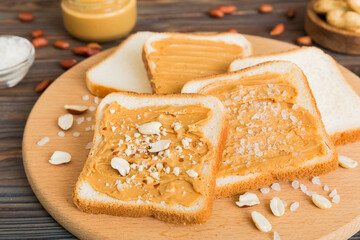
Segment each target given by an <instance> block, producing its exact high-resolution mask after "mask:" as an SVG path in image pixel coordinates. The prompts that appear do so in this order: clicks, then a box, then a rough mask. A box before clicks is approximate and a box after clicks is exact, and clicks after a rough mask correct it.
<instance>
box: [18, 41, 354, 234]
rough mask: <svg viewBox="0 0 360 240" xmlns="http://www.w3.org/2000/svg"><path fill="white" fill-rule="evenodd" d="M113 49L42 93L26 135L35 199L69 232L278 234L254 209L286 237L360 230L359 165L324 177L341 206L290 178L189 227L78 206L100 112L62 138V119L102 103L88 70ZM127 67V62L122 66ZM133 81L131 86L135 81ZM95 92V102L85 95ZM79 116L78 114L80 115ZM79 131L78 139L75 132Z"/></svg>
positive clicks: (349, 152)
mask: <svg viewBox="0 0 360 240" xmlns="http://www.w3.org/2000/svg"><path fill="white" fill-rule="evenodd" d="M247 37H248V39H249V40H250V41H251V42H252V44H253V47H254V50H255V54H260V53H270V52H277V51H284V50H289V49H292V48H295V47H296V46H294V45H292V44H288V43H284V42H280V41H276V40H271V39H265V38H260V37H254V36H247ZM110 52H111V49H110V50H107V51H104V52H102V53H99V54H97V55H95V56H93V57H91V58H89V59H87V60H85V61H83V62H81V63H80V64H78V65H77V66H75V67H73V68H72V69H70V70H69V71H67V72H66V73H64V74H63V75H61V76H60V77H59V78H58V79H57V80H56V81H55V82H54V83H53V84H52V85H51V86H50V87H49V88H48V89H47V90H46V91H45V92H44V93H43V94H42V96H41V97H40V98H39V100H38V101H37V103H36V104H35V106H34V108H33V110H32V112H31V114H30V116H29V119H28V121H27V124H26V128H25V132H24V138H23V159H24V167H25V170H26V174H27V177H28V179H29V182H30V184H31V187H32V189H33V190H34V192H35V194H36V196H37V197H38V199H39V200H40V202H41V203H42V205H43V206H44V207H45V209H46V210H47V211H48V212H49V213H50V214H51V215H52V216H53V217H54V218H55V219H56V220H57V221H58V222H59V223H60V224H61V225H62V226H64V227H65V228H66V229H68V230H69V231H70V232H72V233H73V234H74V235H75V236H77V237H79V238H81V239H143V238H152V239H167V238H177V239H203V238H204V237H205V236H206V238H207V239H215V238H225V239H272V237H273V233H262V232H260V231H259V230H257V229H256V228H255V226H254V224H253V222H252V220H251V217H250V213H251V211H253V210H256V211H259V212H261V213H262V214H264V215H265V216H266V217H267V218H268V219H269V221H270V222H271V223H272V226H273V231H277V232H278V233H279V234H280V236H281V239H303V240H305V239H337V240H338V239H347V238H348V237H350V236H352V235H353V234H354V233H356V232H357V231H358V230H360V204H359V199H360V193H359V190H360V181H359V180H358V179H360V167H357V168H355V169H352V170H346V169H343V168H339V169H338V170H337V171H335V172H333V173H330V174H328V175H326V176H321V177H320V179H321V183H322V185H324V184H326V185H328V186H329V187H330V189H331V190H333V189H334V188H336V189H337V192H338V193H339V195H340V196H341V202H340V204H333V205H334V206H333V207H332V208H331V209H328V210H321V209H319V208H317V207H315V206H314V205H313V204H312V202H311V199H310V197H308V196H306V195H305V194H304V193H302V192H301V191H300V190H299V189H298V190H294V189H292V187H291V185H290V183H289V182H281V183H280V185H281V189H282V190H281V191H280V192H276V191H273V190H272V191H271V192H270V193H268V194H266V195H264V194H261V193H260V192H259V191H257V190H256V191H253V192H255V193H256V194H257V195H258V196H259V198H260V201H261V204H260V205H257V206H254V207H250V208H242V209H240V208H238V207H237V206H236V205H235V201H236V200H237V198H238V196H234V197H231V198H225V199H217V200H216V201H215V204H214V210H213V214H212V216H211V218H210V220H209V221H208V222H207V223H205V224H202V225H193V226H183V225H174V224H168V223H165V222H162V221H159V220H156V219H154V218H151V217H143V218H128V217H115V216H109V215H92V214H87V213H83V212H81V211H79V210H78V209H77V208H76V207H75V206H74V204H73V200H72V192H73V188H74V186H75V182H76V180H77V178H78V176H79V174H80V171H81V170H82V168H83V164H84V162H85V160H86V158H87V154H88V150H86V149H85V146H86V144H87V143H89V142H91V141H92V137H93V136H92V135H93V132H92V131H85V128H86V127H89V126H91V125H92V124H94V113H95V112H94V111H92V112H91V111H88V112H87V113H86V114H84V115H82V116H79V117H83V116H84V117H85V118H87V117H91V120H90V121H87V120H86V119H85V121H84V122H83V123H81V124H80V125H78V124H77V123H76V122H75V123H74V126H73V128H72V129H71V130H69V131H67V132H66V133H65V137H59V136H58V132H59V131H60V129H59V128H58V126H57V118H58V117H59V116H60V115H62V114H65V110H64V109H63V106H64V105H65V104H82V105H87V106H96V104H95V103H94V96H92V95H91V94H90V93H89V91H88V90H87V88H86V86H85V72H86V70H87V69H88V68H89V67H90V66H92V65H93V64H94V63H97V62H98V61H100V60H101V59H103V58H104V57H106V56H107V55H108V54H109V53H110ZM119 64H121V63H119ZM341 70H342V71H343V73H344V74H345V76H346V78H347V79H348V80H349V81H350V82H351V84H352V85H353V86H354V88H355V89H356V90H357V91H358V92H360V79H359V78H358V77H357V76H355V75H354V74H353V73H351V72H350V71H348V70H346V69H345V68H343V67H341ZM129 84H131V83H129ZM85 95H89V97H90V98H89V100H83V96H85ZM79 117H76V118H79ZM74 132H79V133H80V136H79V137H74V136H73V135H72V134H73V133H74ZM43 137H49V138H50V142H49V143H47V144H45V145H44V146H38V145H37V142H38V141H39V140H40V139H41V138H43ZM338 149H339V153H340V154H344V155H346V156H349V157H351V158H354V159H360V142H358V143H353V144H349V145H347V146H343V147H339V148H338ZM56 150H60V151H66V152H69V153H70V154H71V155H72V161H71V162H70V163H69V164H65V165H59V166H54V165H51V164H49V162H48V160H49V158H50V156H51V155H52V153H53V152H54V151H56ZM300 182H301V183H303V184H305V185H306V186H307V187H308V188H309V189H310V190H313V191H316V192H318V193H320V194H322V195H324V196H326V195H328V194H329V193H327V192H325V191H323V190H322V186H318V185H314V184H312V183H311V181H310V180H309V179H303V180H301V181H300ZM274 196H278V197H280V198H281V199H283V200H285V201H286V202H287V203H288V206H287V207H286V213H285V215H284V216H282V217H275V216H273V215H272V214H271V212H270V208H269V201H270V199H272V198H273V197H274ZM294 201H298V202H299V203H300V207H299V208H298V209H297V210H296V211H294V212H291V211H290V210H289V205H290V204H291V203H293V202H294Z"/></svg>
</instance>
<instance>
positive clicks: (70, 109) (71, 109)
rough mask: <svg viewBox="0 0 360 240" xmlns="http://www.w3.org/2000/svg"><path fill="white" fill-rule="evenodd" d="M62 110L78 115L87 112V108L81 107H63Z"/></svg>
mask: <svg viewBox="0 0 360 240" xmlns="http://www.w3.org/2000/svg"><path fill="white" fill-rule="evenodd" d="M64 108H65V109H66V110H67V111H68V112H69V113H71V114H74V115H79V114H82V113H84V112H86V111H87V110H88V107H87V106H82V105H65V106H64Z"/></svg>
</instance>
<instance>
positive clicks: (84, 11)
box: [61, 0, 136, 42]
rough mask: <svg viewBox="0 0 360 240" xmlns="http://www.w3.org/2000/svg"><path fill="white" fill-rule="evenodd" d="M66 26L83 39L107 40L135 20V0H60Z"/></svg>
mask: <svg viewBox="0 0 360 240" xmlns="http://www.w3.org/2000/svg"><path fill="white" fill-rule="evenodd" d="M61 8H62V14H63V21H64V25H65V28H66V30H67V31H68V32H69V33H70V34H71V35H73V36H74V37H76V38H78V39H80V40H83V41H95V42H108V41H112V40H116V39H118V38H121V37H123V36H125V35H127V34H128V33H129V32H130V31H131V30H132V28H133V27H134V25H135V23H136V0H62V1H61Z"/></svg>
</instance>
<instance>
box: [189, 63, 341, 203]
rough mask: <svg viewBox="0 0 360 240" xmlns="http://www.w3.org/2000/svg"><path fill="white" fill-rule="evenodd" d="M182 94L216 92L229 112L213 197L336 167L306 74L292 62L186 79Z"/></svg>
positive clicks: (335, 155)
mask: <svg viewBox="0 0 360 240" xmlns="http://www.w3.org/2000/svg"><path fill="white" fill-rule="evenodd" d="M183 92H184V93H202V94H210V95H214V96H217V97H219V98H220V100H221V101H222V102H223V104H224V105H225V109H226V111H227V113H228V119H229V135H228V140H227V143H226V145H225V150H224V153H223V159H222V162H221V164H220V167H219V171H218V175H217V179H216V196H217V197H227V196H232V195H234V194H238V193H242V192H245V191H248V190H253V189H257V188H260V187H263V186H266V185H269V184H271V183H274V182H276V181H289V180H295V179H300V178H305V177H312V176H318V175H321V174H325V173H328V172H330V171H333V170H335V169H336V168H337V164H338V163H337V153H336V150H335V147H334V145H333V144H332V142H331V141H330V138H329V137H328V135H327V133H326V131H325V128H324V125H323V123H322V122H321V120H320V114H319V111H318V109H317V107H316V103H315V100H314V97H313V96H312V94H311V91H310V88H309V86H308V83H307V81H306V77H305V75H304V74H303V72H302V71H301V69H300V68H299V67H297V66H296V65H295V64H293V63H290V62H281V61H274V62H267V63H262V64H258V65H256V66H253V67H249V68H246V69H243V70H240V71H237V72H231V73H228V74H222V75H218V76H213V77H205V78H201V79H199V80H194V81H191V82H189V83H187V84H186V85H185V86H184V88H183Z"/></svg>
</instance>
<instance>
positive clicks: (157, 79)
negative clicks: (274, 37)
mask: <svg viewBox="0 0 360 240" xmlns="http://www.w3.org/2000/svg"><path fill="white" fill-rule="evenodd" d="M170 40H171V41H172V42H164V41H170ZM183 41H187V42H183ZM154 44H162V45H160V46H159V48H158V49H156V48H155V47H154ZM216 44H218V45H216ZM252 53H253V50H252V46H251V44H250V42H249V41H248V40H247V39H246V38H245V37H244V36H243V35H241V34H237V33H216V34H212V33H194V34H187V33H156V34H154V35H152V36H151V37H150V38H149V39H147V40H146V42H145V43H144V49H143V61H144V63H145V66H146V69H147V72H148V77H149V80H150V81H151V84H152V86H153V89H154V92H155V93H179V92H181V88H182V86H183V85H184V84H185V83H186V82H187V81H189V80H192V79H194V78H198V77H203V76H210V75H214V74H220V73H224V72H226V71H227V68H228V67H229V65H230V63H231V62H232V60H234V59H236V58H239V57H247V56H250V55H251V54H252ZM159 54H160V55H159ZM153 55H159V56H153ZM167 64H169V65H168V66H167ZM166 75H169V76H166Z"/></svg>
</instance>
